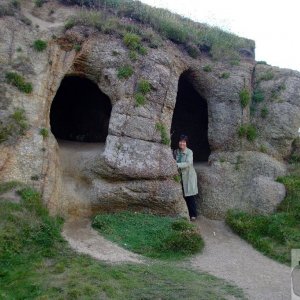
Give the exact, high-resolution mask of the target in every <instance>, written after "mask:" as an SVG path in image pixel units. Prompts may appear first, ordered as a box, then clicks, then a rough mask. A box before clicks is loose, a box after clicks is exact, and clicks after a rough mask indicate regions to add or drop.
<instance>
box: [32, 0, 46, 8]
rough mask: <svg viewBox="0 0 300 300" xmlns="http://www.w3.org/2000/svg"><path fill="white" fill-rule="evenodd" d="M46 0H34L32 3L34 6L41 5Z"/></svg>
mask: <svg viewBox="0 0 300 300" xmlns="http://www.w3.org/2000/svg"><path fill="white" fill-rule="evenodd" d="M46 2H47V0H34V4H35V6H36V7H42V6H43V4H44V3H46Z"/></svg>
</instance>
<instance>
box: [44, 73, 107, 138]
mask: <svg viewBox="0 0 300 300" xmlns="http://www.w3.org/2000/svg"><path fill="white" fill-rule="evenodd" d="M111 109H112V107H111V102H110V99H109V97H108V96H107V95H105V94H104V93H102V92H101V90H100V89H99V88H98V86H97V84H95V83H94V82H93V81H91V80H89V79H87V78H85V77H79V76H66V77H65V78H64V79H63V80H62V82H61V84H60V87H59V89H58V91H57V93H56V95H55V97H54V99H53V102H52V106H51V110H50V124H51V131H52V133H53V134H54V136H55V137H56V138H57V139H61V140H68V141H77V142H88V143H90V142H93V143H104V142H105V140H106V137H107V134H108V125H109V118H110V113H111Z"/></svg>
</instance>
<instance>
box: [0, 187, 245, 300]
mask: <svg viewBox="0 0 300 300" xmlns="http://www.w3.org/2000/svg"><path fill="white" fill-rule="evenodd" d="M15 186H16V184H8V185H0V298H1V299H225V298H227V296H229V295H234V296H236V297H237V298H241V299H243V298H244V297H243V293H242V291H241V290H240V289H238V288H236V287H234V286H232V285H230V284H228V283H226V282H224V281H222V280H220V279H217V278H215V277H213V276H210V275H208V274H205V273H198V272H195V271H191V270H188V269H184V268H179V267H176V266H174V265H172V264H170V263H159V264H158V263H153V264H149V265H146V264H144V265H132V264H123V265H107V264H104V263H101V262H98V261H96V260H94V259H92V258H89V257H87V256H84V255H78V254H77V253H75V252H74V251H72V250H71V249H70V248H69V247H68V245H67V244H66V242H65V241H64V240H63V239H62V237H61V233H60V231H61V226H62V220H60V219H59V218H52V217H49V215H48V213H47V211H46V210H45V209H44V208H43V206H42V205H41V202H40V196H39V194H38V193H36V192H35V191H34V190H32V189H30V188H24V186H22V191H21V193H20V194H21V196H22V200H21V203H20V204H18V203H11V202H8V201H5V199H3V198H2V199H1V193H3V192H5V191H7V190H9V189H10V188H13V187H15Z"/></svg>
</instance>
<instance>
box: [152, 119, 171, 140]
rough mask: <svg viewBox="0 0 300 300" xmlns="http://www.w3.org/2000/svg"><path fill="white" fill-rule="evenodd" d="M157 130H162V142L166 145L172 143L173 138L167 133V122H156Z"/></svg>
mask: <svg viewBox="0 0 300 300" xmlns="http://www.w3.org/2000/svg"><path fill="white" fill-rule="evenodd" d="M155 127H156V130H158V131H159V132H160V137H161V142H162V144H164V145H170V143H171V140H170V136H169V134H168V133H167V129H166V126H165V124H163V123H156V126H155Z"/></svg>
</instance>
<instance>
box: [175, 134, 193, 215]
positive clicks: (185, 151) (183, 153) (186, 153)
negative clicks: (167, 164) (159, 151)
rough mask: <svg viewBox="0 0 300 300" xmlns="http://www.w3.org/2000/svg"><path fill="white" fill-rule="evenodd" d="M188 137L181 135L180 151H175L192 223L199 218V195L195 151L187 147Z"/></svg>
mask: <svg viewBox="0 0 300 300" xmlns="http://www.w3.org/2000/svg"><path fill="white" fill-rule="evenodd" d="M187 141H188V137H187V136H186V135H181V136H180V138H179V149H177V150H175V151H174V158H175V159H176V162H177V167H178V169H179V173H180V177H181V184H182V190H183V195H184V199H185V201H186V204H187V207H188V210H189V215H190V219H191V221H194V220H196V218H197V208H196V199H195V196H196V195H197V194H198V186H197V174H196V171H195V169H194V167H193V151H192V150H191V149H189V148H188V147H187Z"/></svg>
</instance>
